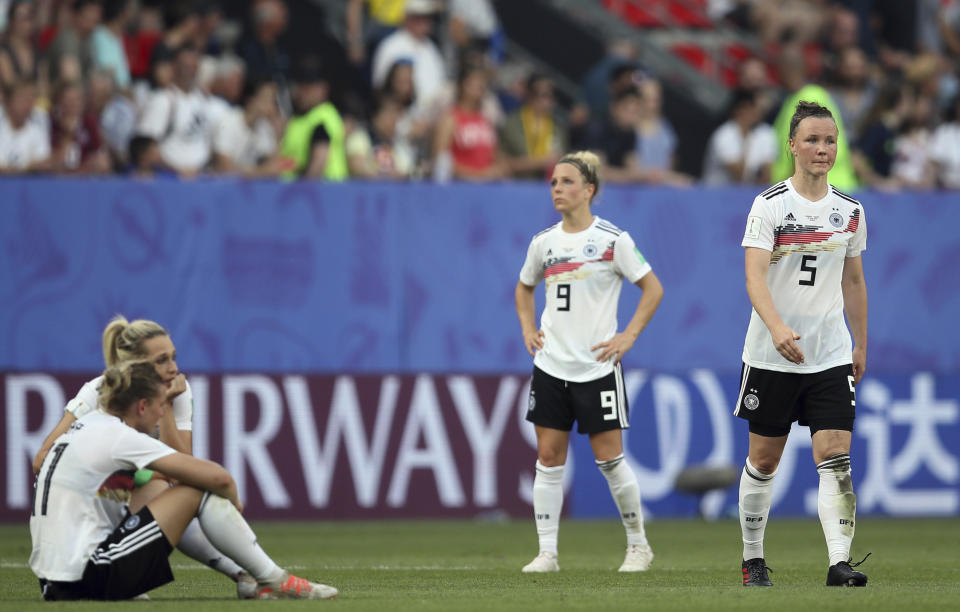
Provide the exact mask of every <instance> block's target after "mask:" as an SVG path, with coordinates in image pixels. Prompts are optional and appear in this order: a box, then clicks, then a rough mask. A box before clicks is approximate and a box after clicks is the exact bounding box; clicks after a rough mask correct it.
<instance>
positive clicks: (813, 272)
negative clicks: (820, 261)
mask: <svg viewBox="0 0 960 612" xmlns="http://www.w3.org/2000/svg"><path fill="white" fill-rule="evenodd" d="M810 262H813V265H808V264H810ZM816 264H817V256H816V255H804V256H803V259H801V260H800V271H801V272H809V273H810V277H809V278H801V279H800V284H801V285H806V286H808V287H813V283H815V282H816V281H817V266H816Z"/></svg>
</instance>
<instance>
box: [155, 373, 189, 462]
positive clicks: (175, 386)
mask: <svg viewBox="0 0 960 612" xmlns="http://www.w3.org/2000/svg"><path fill="white" fill-rule="evenodd" d="M186 390H187V377H186V376H184V375H183V374H182V373H180V374H177V376H176V377H175V378H174V379H173V380H172V381H170V383H169V385H168V387H167V398H166V403H165V404H164V407H163V416H162V417H160V421H159V422H158V423H157V427H158V429H159V430H160V441H161V442H163V443H164V444H166V445H167V446H169V447H170V448H172V449H173V450H175V451H177V452H178V453H185V454H187V455H192V454H193V450H192V442H193V433H192V432H190V431H182V430H180V429H177V421H176V419H174V415H173V401H174V400H175V399H176V398H177V397H178V396H179V395H180V394H182V393H183V392H184V391H186Z"/></svg>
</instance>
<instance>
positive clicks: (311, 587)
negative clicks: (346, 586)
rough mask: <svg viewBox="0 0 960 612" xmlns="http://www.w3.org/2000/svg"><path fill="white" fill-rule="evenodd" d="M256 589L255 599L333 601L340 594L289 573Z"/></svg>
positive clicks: (333, 589) (330, 588) (332, 589)
mask: <svg viewBox="0 0 960 612" xmlns="http://www.w3.org/2000/svg"><path fill="white" fill-rule="evenodd" d="M258 587H259V589H258V590H257V599H333V598H334V597H336V596H337V595H339V594H340V591H338V590H337V589H335V588H334V587H332V586H328V585H326V584H320V583H318V582H310V581H309V580H307V579H305V578H300V577H298V576H294V575H293V574H290V573H288V574H286V575H285V576H284V577H283V578H282V579H281V580H278V581H277V582H264V583H261V584H259V585H258Z"/></svg>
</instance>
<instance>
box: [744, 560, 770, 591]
mask: <svg viewBox="0 0 960 612" xmlns="http://www.w3.org/2000/svg"><path fill="white" fill-rule="evenodd" d="M772 571H773V570H772V569H770V568H769V567H767V562H766V561H764V560H763V557H757V558H755V559H750V560H749V561H744V562H743V586H745V587H768V586H773V583H772V582H770V576H769V575H767V572H772Z"/></svg>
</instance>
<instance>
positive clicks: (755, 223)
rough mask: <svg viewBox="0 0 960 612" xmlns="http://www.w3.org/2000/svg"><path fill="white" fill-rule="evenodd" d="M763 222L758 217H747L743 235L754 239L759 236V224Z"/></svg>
mask: <svg viewBox="0 0 960 612" xmlns="http://www.w3.org/2000/svg"><path fill="white" fill-rule="evenodd" d="M762 224H763V220H762V219H761V218H760V217H750V218H748V219H747V231H746V232H744V236H745V237H747V238H753V239H754V240H756V239H757V238H759V237H760V226H761V225H762Z"/></svg>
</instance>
